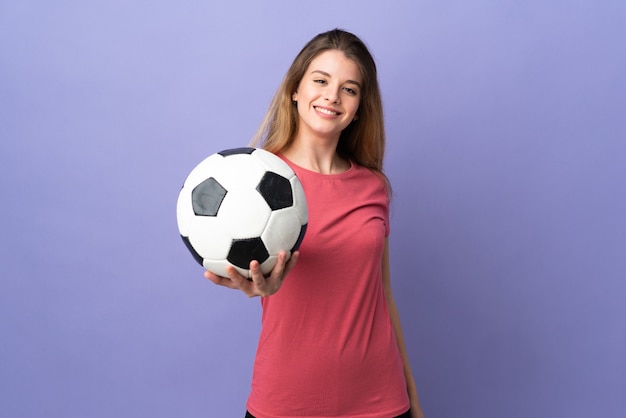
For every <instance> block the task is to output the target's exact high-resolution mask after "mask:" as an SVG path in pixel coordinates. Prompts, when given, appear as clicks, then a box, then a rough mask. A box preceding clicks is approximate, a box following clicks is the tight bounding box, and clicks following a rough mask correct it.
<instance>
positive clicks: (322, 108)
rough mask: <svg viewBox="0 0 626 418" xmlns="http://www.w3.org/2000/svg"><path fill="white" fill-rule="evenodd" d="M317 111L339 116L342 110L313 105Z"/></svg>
mask: <svg viewBox="0 0 626 418" xmlns="http://www.w3.org/2000/svg"><path fill="white" fill-rule="evenodd" d="M313 108H314V109H315V110H316V111H317V112H320V113H322V114H324V115H328V116H338V115H341V112H337V111H336V110H333V109H329V108H327V107H320V106H314V107H313Z"/></svg>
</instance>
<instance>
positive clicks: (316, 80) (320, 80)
mask: <svg viewBox="0 0 626 418" xmlns="http://www.w3.org/2000/svg"><path fill="white" fill-rule="evenodd" d="M313 82H314V83H318V84H325V83H326V80H323V79H321V78H318V79H315V80H313Z"/></svg>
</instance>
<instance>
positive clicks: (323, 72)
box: [311, 70, 361, 87]
mask: <svg viewBox="0 0 626 418" xmlns="http://www.w3.org/2000/svg"><path fill="white" fill-rule="evenodd" d="M313 73H320V74H322V75H324V76H326V77H331V75H330V74H328V73H327V72H326V71H322V70H313V71H311V74H313ZM346 83H350V84H356V85H357V86H359V87H361V83H359V82H358V81H354V80H346Z"/></svg>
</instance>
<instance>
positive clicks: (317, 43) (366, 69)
mask: <svg viewBox="0 0 626 418" xmlns="http://www.w3.org/2000/svg"><path fill="white" fill-rule="evenodd" d="M328 50H338V51H341V52H343V53H344V54H345V56H346V57H347V58H349V59H351V60H353V61H354V62H355V63H356V64H357V66H358V67H359V70H360V71H361V77H362V82H363V86H362V89H361V102H360V104H359V110H358V112H357V114H358V119H357V120H355V121H353V122H352V123H350V125H348V127H346V128H345V129H344V130H343V131H342V132H341V135H340V137H339V143H338V145H337V152H338V153H339V155H341V156H342V157H344V158H347V159H350V160H352V161H354V162H356V163H357V164H359V165H362V166H364V167H367V168H369V169H371V170H374V171H376V172H378V173H380V174H382V170H383V157H384V153H385V128H384V121H383V107H382V100H381V96H380V89H379V87H378V78H377V72H376V63H375V62H374V59H373V57H372V55H371V54H370V52H369V50H368V49H367V46H366V45H365V44H364V43H363V41H361V40H360V39H359V38H358V37H357V36H355V35H353V34H352V33H349V32H346V31H344V30H341V29H334V30H331V31H328V32H324V33H320V34H319V35H317V36H315V37H314V38H313V39H311V40H310V41H309V42H308V43H307V44H306V45H305V46H304V48H302V50H301V51H300V53H299V54H298V55H297V56H296V58H295V59H294V61H293V63H292V64H291V67H289V70H287V73H286V74H285V77H284V78H283V80H282V82H281V84H280V86H279V88H278V90H277V91H276V94H275V95H274V98H273V99H272V102H271V104H270V107H269V109H268V111H267V113H266V115H265V118H264V120H263V122H262V123H261V126H260V127H259V130H258V131H257V133H256V135H255V137H254V139H253V141H252V145H253V146H261V147H262V148H264V149H266V150H268V151H270V152H273V153H279V152H281V151H282V150H284V149H285V148H286V147H287V146H288V145H289V144H290V143H291V142H292V141H293V139H294V136H295V134H296V132H297V130H298V111H297V108H296V105H295V104H294V103H293V101H292V95H293V93H294V92H295V91H296V90H297V89H298V85H299V84H300V81H301V80H302V77H303V76H304V73H305V71H306V69H307V68H308V67H309V64H311V62H312V61H313V60H314V59H315V58H316V57H317V56H318V55H319V54H320V53H322V52H324V51H328Z"/></svg>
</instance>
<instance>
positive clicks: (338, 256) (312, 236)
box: [205, 29, 423, 418]
mask: <svg viewBox="0 0 626 418" xmlns="http://www.w3.org/2000/svg"><path fill="white" fill-rule="evenodd" d="M254 145H255V146H259V145H262V146H263V148H265V149H267V150H269V151H271V152H274V153H276V154H277V155H279V156H280V157H281V158H282V159H283V160H285V161H286V162H287V164H289V165H290V166H291V167H292V168H293V169H294V171H295V172H296V174H297V175H298V177H299V178H300V181H301V182H302V185H303V187H304V191H305V194H306V197H307V203H308V206H309V224H308V229H307V234H306V236H305V238H304V241H303V242H302V245H301V247H300V251H299V252H296V253H294V254H293V255H292V257H291V258H290V259H289V261H288V262H287V261H286V254H285V253H282V254H281V256H280V257H279V262H278V263H277V265H276V267H275V268H274V270H273V271H272V272H271V274H270V275H268V276H267V277H264V276H263V274H262V273H261V271H260V268H259V264H258V263H257V262H256V261H253V262H252V263H250V269H251V271H252V280H251V281H249V280H247V279H246V278H244V277H242V276H240V275H239V274H238V273H237V272H236V271H235V269H232V270H230V271H229V273H228V275H229V277H219V276H216V275H214V274H212V273H210V272H206V273H205V276H206V277H207V278H208V279H210V280H211V281H213V282H214V283H216V284H218V285H223V286H227V287H230V288H234V289H240V290H241V291H243V292H244V293H245V294H247V295H248V296H262V299H261V304H262V307H263V314H262V329H261V336H260V339H259V345H258V349H257V355H256V360H255V365H254V374H253V379H252V390H251V393H250V396H249V398H248V403H247V408H248V412H247V415H246V416H247V417H256V418H270V417H359V418H393V417H403V418H404V417H412V418H416V417H420V418H421V417H423V414H422V411H421V407H420V404H419V400H418V397H417V390H416V387H415V382H414V380H413V376H412V373H411V368H410V366H409V362H408V356H407V353H406V349H405V345H404V340H403V337H402V330H401V326H400V319H399V316H398V310H397V308H396V304H395V302H394V298H393V295H392V292H391V283H390V272H389V270H390V269H389V246H388V236H389V196H390V189H389V186H388V183H387V181H386V178H385V176H384V175H383V173H382V163H383V154H384V148H385V132H384V126H383V114H382V104H381V97H380V92H379V88H378V81H377V75H376V65H375V63H374V60H373V58H372V56H371V54H370V53H369V51H368V49H367V47H366V46H365V44H364V43H363V42H362V41H361V40H360V39H359V38H358V37H356V36H355V35H353V34H351V33H349V32H345V31H342V30H338V29H337V30H332V31H329V32H325V33H322V34H319V35H317V36H316V37H314V38H313V39H312V40H311V41H309V43H308V44H307V45H306V46H305V47H304V48H303V49H302V51H301V52H300V53H299V54H298V56H297V57H296V58H295V60H294V61H293V63H292V65H291V67H290V68H289V70H288V71H287V74H286V76H285V78H284V79H283V81H282V83H281V85H280V87H279V89H278V91H277V92H276V95H275V97H274V99H273V101H272V104H271V106H270V109H269V111H268V113H267V116H266V118H265V120H264V122H263V124H262V126H261V128H260V130H259V134H258V135H257V139H256V140H255V142H254ZM287 274H288V275H289V278H288V279H285V277H286V276H287Z"/></svg>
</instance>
